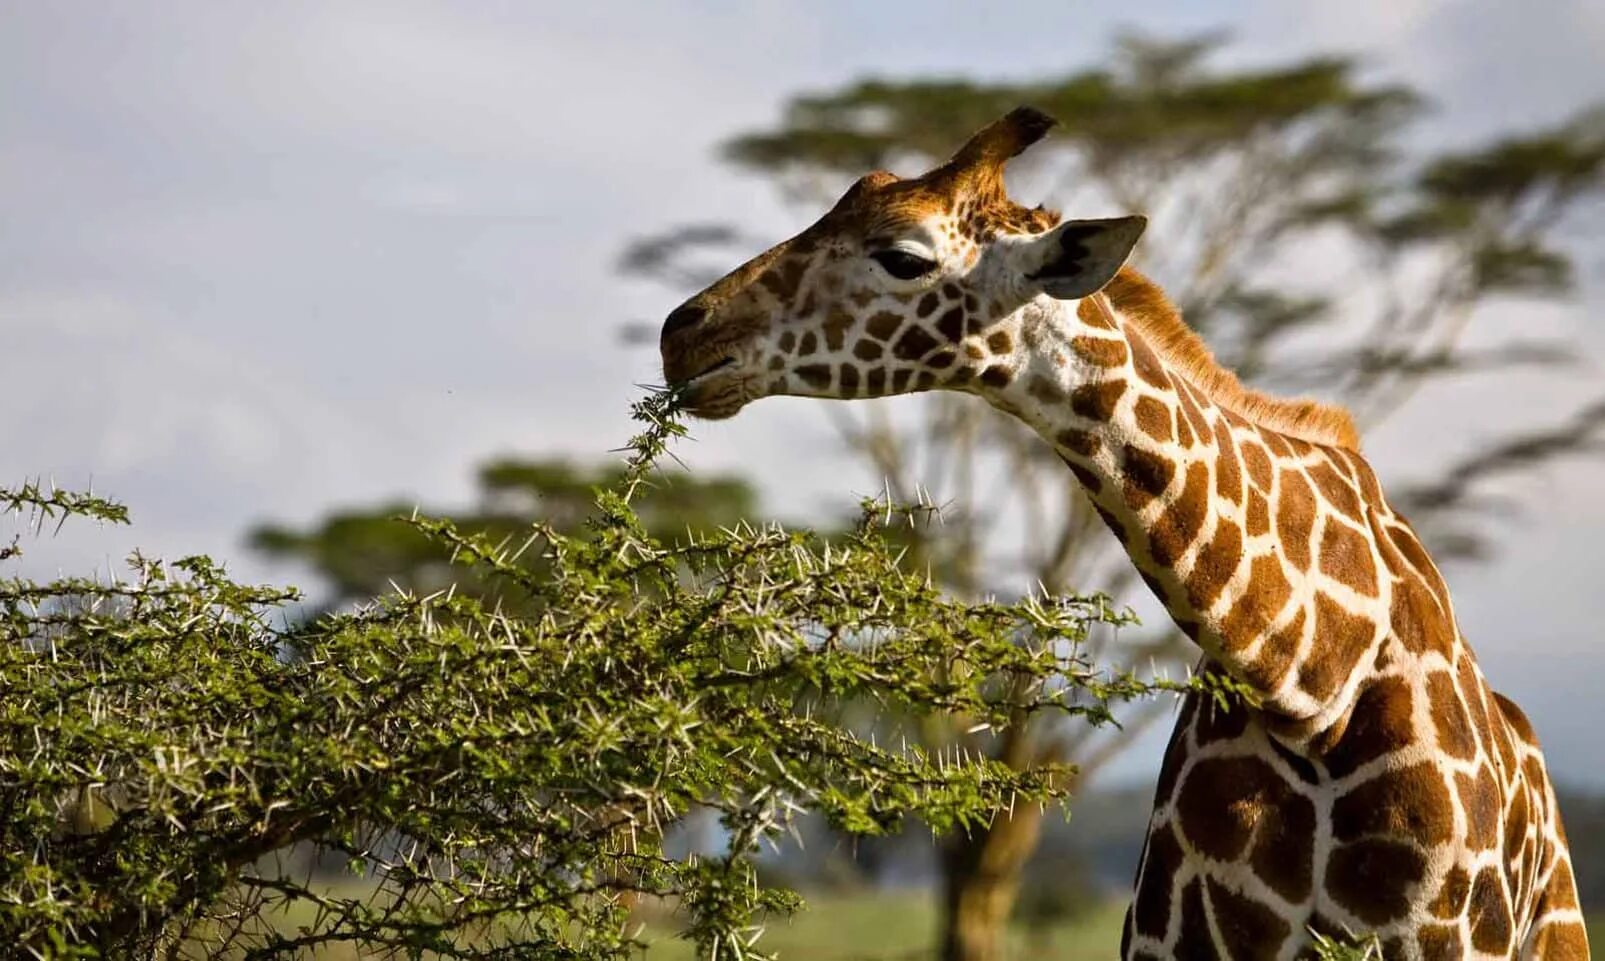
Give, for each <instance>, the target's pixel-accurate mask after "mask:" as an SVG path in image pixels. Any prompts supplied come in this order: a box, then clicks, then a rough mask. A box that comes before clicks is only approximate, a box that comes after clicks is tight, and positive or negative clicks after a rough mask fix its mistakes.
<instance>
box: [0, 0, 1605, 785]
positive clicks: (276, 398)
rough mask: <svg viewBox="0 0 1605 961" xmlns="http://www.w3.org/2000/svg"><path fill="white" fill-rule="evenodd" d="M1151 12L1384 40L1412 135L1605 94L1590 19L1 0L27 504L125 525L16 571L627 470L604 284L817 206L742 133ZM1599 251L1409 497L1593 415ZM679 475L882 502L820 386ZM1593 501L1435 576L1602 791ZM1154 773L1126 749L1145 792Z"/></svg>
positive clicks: (1429, 439) (1366, 50) (1546, 517)
mask: <svg viewBox="0 0 1605 961" xmlns="http://www.w3.org/2000/svg"><path fill="white" fill-rule="evenodd" d="M1124 26H1134V27H1138V28H1141V29H1144V30H1148V31H1151V32H1156V33H1161V34H1173V33H1181V32H1189V31H1196V30H1202V29H1209V28H1216V27H1223V26H1224V27H1227V28H1229V29H1231V30H1232V31H1233V33H1234V35H1235V37H1236V38H1237V40H1236V42H1235V43H1234V44H1233V46H1231V47H1230V48H1229V49H1228V50H1227V51H1226V53H1225V54H1224V59H1226V60H1229V61H1239V62H1263V61H1267V60H1271V59H1276V58H1284V57H1290V56H1296V55H1299V54H1305V53H1311V52H1315V51H1329V50H1336V51H1341V52H1352V53H1356V54H1358V55H1360V56H1361V58H1362V62H1363V63H1364V64H1365V65H1366V69H1367V71H1368V72H1369V73H1370V74H1371V75H1373V76H1375V77H1378V78H1393V79H1398V80H1403V81H1407V82H1410V83H1412V84H1414V85H1416V86H1418V87H1420V88H1421V89H1423V90H1424V91H1426V92H1427V93H1428V95H1429V96H1430V97H1431V98H1432V100H1433V102H1434V105H1435V112H1434V113H1433V115H1432V116H1431V117H1430V118H1429V119H1428V120H1427V121H1426V122H1425V123H1423V124H1422V125H1421V127H1420V129H1419V131H1418V132H1417V134H1416V136H1417V137H1418V139H1419V142H1420V143H1422V144H1426V145H1442V144H1448V143H1465V142H1470V141H1471V140H1474V139H1475V138H1478V137H1482V136H1486V135H1488V134H1489V133H1491V132H1494V131H1501V130H1520V129H1522V128H1526V127H1532V126H1537V125H1541V124H1544V123H1549V122H1553V121H1555V120H1558V119H1560V118H1562V117H1565V116H1566V115H1568V114H1570V113H1571V112H1572V111H1574V110H1576V109H1577V108H1578V107H1580V106H1581V105H1583V104H1585V103H1587V102H1590V101H1592V100H1597V99H1600V98H1602V97H1605V60H1602V59H1601V58H1600V56H1599V54H1598V51H1599V50H1601V49H1605V6H1601V5H1600V4H1598V3H1596V2H1591V0H1542V2H1534V3H1527V4H1519V5H1518V4H1511V3H1508V2H1499V0H1355V2H1349V3H1344V4H1332V3H1282V2H1273V0H1262V2H1251V0H1238V2H1222V3H1202V2H1158V3H1149V4H1144V5H1142V6H1141V7H1140V8H1136V7H1130V6H1125V5H1112V4H1093V3H1065V2H1062V0H1060V2H1053V3H1048V2H1040V3H1020V4H1012V5H1003V4H991V5H981V4H970V3H958V2H951V3H929V2H927V3H884V4H873V5H870V4H859V3H848V2H825V3H821V2H817V0H799V2H785V3H782V2H770V3H765V2H748V3H707V4H701V5H697V6H694V7H693V6H690V5H668V4H645V3H640V4H621V3H609V2H592V3H586V4H543V3H533V4H532V3H517V4H515V3H476V4H447V3H438V4H418V3H389V2H386V3H378V2H372V3H359V2H346V3H327V4H325V3H284V4H275V5H271V6H267V5H256V4H244V3H231V2H224V3H217V2H201V0H193V2H176V0H174V2H166V3H162V4H151V5H144V6H141V7H138V8H136V7H134V6H132V5H123V6H110V5H107V6H103V7H97V8H94V9H93V10H92V11H91V8H88V7H84V6H77V5H68V4H25V5H24V4H18V5H10V6H8V7H7V9H6V10H5V12H3V13H0V89H4V90H5V91H7V93H6V96H5V97H3V98H0V224H4V229H3V230H0V332H3V334H4V341H3V342H0V343H3V345H4V346H3V347H0V379H3V381H4V382H5V383H6V384H7V397H8V399H9V400H10V401H11V402H12V403H13V404H16V403H19V402H20V405H21V406H20V408H19V409H16V410H14V411H13V412H11V413H10V414H9V416H8V418H7V423H8V424H9V425H11V436H8V437H7V438H6V439H5V444H4V447H3V450H4V453H3V454H0V482H5V483H13V482H15V481H17V480H20V479H21V478H23V477H31V476H36V475H43V476H45V477H46V478H51V477H53V478H55V479H56V480H57V481H59V482H61V483H62V484H64V485H71V486H81V485H83V484H85V483H88V482H90V481H92V482H93V483H94V485H95V487H96V488H97V489H101V490H105V491H108V492H112V493H114V494H115V495H116V496H117V497H119V498H120V499H122V500H125V501H126V502H128V503H129V504H130V505H131V506H132V508H133V510H134V514H135V518H136V527H135V528H134V529H133V531H132V532H128V531H95V530H89V531H80V532H77V533H73V532H72V531H71V530H70V529H69V532H68V533H67V534H65V535H64V536H63V537H62V538H61V539H59V540H56V541H37V542H30V543H28V544H27V545H25V546H27V547H29V548H30V556H29V558H28V560H27V561H26V564H27V565H28V567H27V569H28V570H29V571H30V572H33V573H50V572H53V571H55V570H58V569H60V570H71V571H75V572H76V571H83V570H86V569H88V568H92V567H99V568H105V567H106V566H108V564H111V563H113V562H114V561H115V559H116V558H118V557H120V556H122V554H123V553H125V552H126V550H127V549H128V548H129V547H131V546H133V545H134V544H136V543H137V544H139V545H141V546H144V547H146V548H147V549H149V550H152V551H154V552H158V553H165V554H169V555H174V554H179V553H188V552H196V551H204V552H209V553H212V554H213V555H214V556H217V557H221V558H224V559H227V560H228V561H229V563H230V566H231V569H232V570H234V571H235V573H236V574H238V575H240V576H243V577H246V578H257V579H277V580H284V579H294V578H299V577H301V576H302V573H303V572H299V571H294V570H287V569H284V568H277V567H269V566H266V565H264V564H263V563H261V561H260V560H259V559H257V558H255V557H253V556H251V555H250V554H249V553H247V552H246V551H245V550H244V549H243V547H242V545H241V535H242V533H243V532H244V531H245V529H246V528H247V527H249V526H250V525H251V524H252V523H253V522H256V521H259V520H263V519H267V518H274V519H280V520H286V521H291V522H297V521H303V522H304V521H310V520H312V519H314V518H316V517H318V516H319V515H320V514H321V513H322V512H323V511H325V510H326V509H327V508H329V507H332V506H335V505H342V504H358V503H369V502H373V501H375V500H379V499H381V498H391V497H401V498H415V499H418V500H422V501H424V502H426V503H431V504H451V503H454V502H461V501H463V500H465V499H466V498H467V497H468V496H469V495H470V492H471V488H470V480H471V468H472V466H473V464H475V463H476V462H478V461H480V460H482V459H484V458H485V457H487V456H489V455H492V454H496V453H508V452H512V453H523V454H546V453H562V454H568V455H573V456H577V457H601V456H606V452H607V451H608V450H609V449H611V448H614V447H617V446H618V444H619V442H620V441H621V440H622V439H623V438H624V437H625V436H626V435H627V434H628V433H629V423H628V419H627V404H628V402H629V400H630V399H631V398H632V397H633V396H635V387H634V385H635V384H637V383H641V382H647V381H652V380H655V379H657V377H658V370H657V366H656V357H655V356H654V354H653V352H652V351H650V350H639V349H635V350H632V349H627V348H624V347H621V346H620V344H619V342H618V337H617V328H618V325H619V324H620V323H622V322H625V321H629V320H641V319H649V318H656V317H661V316H662V315H663V314H664V313H666V312H667V310H668V309H669V308H670V307H672V306H673V301H674V300H675V297H674V296H673V295H672V294H671V293H668V292H666V291H664V290H663V289H661V288H656V287H653V286H651V285H648V284H642V283H636V282H630V281H627V280H622V279H620V278H619V277H618V276H617V274H616V273H615V269H614V268H615V264H616V262H617V258H618V254H619V251H620V248H621V247H622V246H623V244H624V243H625V242H627V241H628V240H629V239H630V238H631V237H633V236H636V235H639V234H642V233H646V232H650V231H653V230H657V229H661V228H664V227H666V226H669V225H673V224H676V223H681V222H685V221H689V220H697V221H720V220H735V221H738V222H741V223H743V224H745V225H747V227H748V229H749V231H750V232H752V233H754V234H756V235H758V236H764V237H770V238H775V239H778V238H779V237H782V236H785V235H786V234H788V233H790V232H791V231H793V230H795V229H796V228H797V227H798V226H799V225H800V223H801V222H802V221H803V220H805V219H809V212H807V211H800V210H796V209H793V208H790V207H787V206H786V205H784V204H783V203H782V202H781V200H780V198H778V197H777V196H776V195H775V193H774V191H773V190H772V189H771V188H770V187H769V186H768V185H767V184H765V183H763V182H762V181H760V180H758V179H755V178H752V177H747V176H743V175H739V174H737V173H735V172H733V171H732V170H730V169H729V168H727V167H725V166H724V165H722V164H721V163H720V162H719V160H718V158H717V156H716V152H715V148H716V146H717V144H718V143H719V141H720V140H722V139H723V138H725V137H727V136H729V135H731V134H732V133H735V132H737V131H741V130H745V129H749V128H752V127H754V126H762V125H765V124H769V123H773V122H774V121H775V119H776V118H777V117H778V114H779V109H780V106H781V104H782V102H783V100H784V98H785V97H786V96H787V95H789V94H791V93H794V92H796V91H799V90H803V89H820V88H828V87H830V86H833V85H837V84H840V83H843V82H846V81H848V80H851V79H854V78H856V77H859V76H862V75H865V74H869V73H880V74H892V75H897V74H909V73H922V74H948V75H952V74H972V75H981V76H1032V75H1040V74H1044V73H1053V72H1060V71H1065V70H1069V69H1073V68H1075V67H1078V66H1081V65H1084V64H1086V63H1088V62H1090V61H1092V60H1094V59H1096V58H1097V57H1098V56H1100V55H1101V53H1102V52H1103V51H1104V50H1105V49H1106V48H1107V44H1108V41H1109V39H1110V37H1111V36H1112V34H1113V33H1114V32H1115V30H1116V29H1118V28H1120V27H1124ZM1586 241H1587V238H1586V237H1584V238H1582V240H1581V241H1580V245H1579V246H1578V248H1577V249H1578V250H1579V252H1580V256H1581V259H1580V262H1579V268H1580V273H1581V275H1582V277H1581V279H1582V282H1583V290H1582V296H1581V298H1580V299H1579V300H1578V301H1577V302H1575V303H1572V304H1568V305H1563V306H1559V307H1546V308H1543V309H1541V310H1528V311H1521V312H1515V311H1509V310H1504V311H1501V310H1500V309H1498V308H1495V309H1494V310H1492V311H1490V313H1489V314H1488V316H1486V317H1482V318H1479V320H1478V323H1479V329H1485V330H1488V331H1490V333H1489V334H1488V336H1489V337H1490V339H1492V340H1497V339H1498V336H1497V335H1498V334H1499V333H1502V332H1508V328H1509V327H1510V326H1511V325H1513V324H1521V325H1523V326H1524V329H1525V328H1526V327H1529V326H1530V327H1533V328H1539V329H1542V330H1544V331H1549V332H1554V333H1559V334H1563V335H1567V336H1575V337H1577V338H1579V340H1580V341H1581V342H1582V343H1583V344H1584V345H1585V350H1586V351H1587V355H1588V363H1587V364H1586V366H1585V368H1584V369H1583V370H1582V371H1581V372H1578V373H1573V374H1570V375H1567V376H1566V377H1562V378H1545V379H1541V380H1540V379H1533V378H1529V379H1527V380H1524V381H1500V382H1499V383H1498V384H1497V385H1495V386H1490V385H1489V384H1452V385H1447V386H1445V387H1442V388H1435V389H1433V390H1431V391H1428V392H1426V393H1425V394H1424V395H1423V396H1421V397H1419V398H1417V400H1416V401H1415V402H1414V403H1413V404H1412V406H1411V408H1410V409H1409V410H1407V411H1406V412H1405V413H1404V414H1402V415H1401V416H1399V417H1397V418H1395V419H1393V420H1391V421H1389V422H1388V423H1387V424H1386V425H1385V427H1383V428H1382V429H1381V430H1380V431H1378V432H1377V433H1376V434H1375V435H1374V436H1372V437H1370V438H1368V440H1367V449H1368V451H1369V452H1370V455H1371V456H1372V458H1373V460H1374V462H1375V463H1376V465H1377V467H1378V469H1379V471H1380V472H1381V474H1382V476H1383V477H1384V479H1385V480H1386V479H1388V478H1400V479H1403V478H1408V477H1414V476H1420V475H1421V474H1423V473H1427V472H1430V469H1431V466H1432V465H1433V464H1434V463H1438V462H1441V460H1442V459H1443V458H1446V457H1449V456H1452V455H1453V453H1454V452H1455V451H1457V450H1463V449H1465V448H1466V447H1468V446H1471V445H1472V444H1474V443H1475V441H1476V440H1477V438H1479V437H1484V436H1489V435H1491V434H1492V433H1494V432H1496V431H1497V430H1498V428H1499V427H1500V426H1501V425H1508V424H1512V423H1518V422H1520V421H1521V420H1523V419H1524V418H1525V417H1528V416H1530V415H1531V414H1532V413H1533V412H1534V411H1535V410H1537V411H1539V412H1541V413H1543V414H1546V415H1558V414H1560V413H1561V412H1563V411H1565V410H1566V409H1567V408H1568V406H1570V405H1571V404H1573V403H1575V402H1577V401H1579V400H1581V399H1582V398H1584V397H1587V396H1590V395H1591V391H1592V390H1593V389H1594V388H1595V387H1596V386H1597V385H1598V384H1599V383H1600V382H1601V378H1600V376H1599V373H1600V361H1601V360H1602V359H1605V333H1602V330H1601V326H1600V325H1599V323H1598V321H1597V316H1598V313H1599V308H1601V307H1602V306H1605V253H1602V251H1601V248H1600V245H1598V244H1597V243H1594V244H1592V245H1590V244H1589V243H1587V242H1586ZM680 454H681V456H682V458H683V459H684V460H685V461H686V462H687V463H688V464H689V465H690V466H691V467H692V468H693V469H696V470H715V469H723V468H736V469H740V470H742V471H744V472H746V473H748V474H750V475H752V476H753V477H755V478H756V479H757V480H758V481H759V483H760V484H761V485H762V487H763V489H764V492H765V494H766V497H767V500H768V503H769V504H770V505H772V506H773V507H774V508H775V509H776V510H777V511H778V512H780V513H783V514H785V515H787V516H803V517H806V516H808V515H810V514H812V513H815V512H817V511H819V510H822V509H826V508H829V507H832V506H836V505H840V504H843V503H846V502H848V501H849V500H850V499H851V498H852V497H853V496H855V495H856V494H857V493H859V492H863V491H871V490H875V489H877V488H878V487H879V483H878V480H877V479H876V478H874V477H871V476H868V475H867V474H866V472H864V471H863V470H862V469H861V468H859V467H857V466H856V465H854V464H852V463H851V462H848V461H845V460H844V459H843V458H842V457H841V455H840V454H839V453H837V450H836V445H835V441H834V435H833V433H832V431H831V429H830V427H829V425H828V423H827V421H826V419H825V418H824V416H823V414H822V411H821V410H820V409H819V406H818V405H817V404H810V403H807V402H801V401H788V400H775V401H766V402H765V403H764V404H761V405H758V406H757V407H755V408H753V409H752V410H751V411H749V412H748V413H747V414H745V415H744V416H743V417H741V418H738V419H737V420H735V421H732V422H729V423H725V424H717V425H708V426H704V427H701V428H699V429H698V430H697V437H696V440H695V441H694V442H693V443H691V444H688V445H686V446H685V447H684V448H683V449H682V450H681V451H680ZM1602 482H1605V472H1602V471H1601V470H1600V469H1599V468H1597V467H1586V468H1578V469H1575V470H1567V471H1564V472H1562V471H1556V472H1552V473H1549V474H1546V475H1545V476H1543V477H1542V478H1538V479H1535V480H1532V481H1529V482H1525V483H1523V484H1521V485H1518V486H1516V487H1513V488H1511V489H1510V490H1509V491H1508V493H1510V494H1511V495H1513V496H1515V497H1517V498H1518V499H1519V500H1520V502H1521V503H1522V504H1523V505H1525V508H1526V509H1525V511H1524V512H1523V513H1521V514H1519V515H1515V516H1512V517H1508V518H1503V519H1499V520H1497V521H1496V522H1495V524H1494V528H1493V529H1494V530H1495V531H1496V532H1497V534H1498V535H1499V537H1500V538H1501V542H1502V544H1503V545H1504V549H1503V550H1502V552H1501V554H1500V555H1499V557H1498V558H1497V560H1496V562H1495V563H1492V564H1489V565H1485V566H1482V567H1476V568H1471V567H1462V568H1455V569H1453V570H1451V571H1450V575H1449V576H1450V581H1451V584H1452V586H1453V588H1454V589H1455V592H1456V596H1457V600H1458V604H1459V607H1460V611H1461V618H1462V622H1463V626H1464V628H1465V630H1466V632H1467V634H1468V635H1469V636H1470V638H1471V640H1472V643H1473V645H1474V646H1475V647H1476V648H1477V649H1478V651H1479V653H1480V655H1481V657H1482V659H1483V662H1484V665H1485V667H1486V669H1487V670H1488V672H1489V673H1490V674H1491V675H1492V676H1493V678H1494V681H1495V684H1496V686H1498V687H1499V688H1501V689H1503V690H1505V691H1507V692H1509V693H1511V694H1512V695H1513V696H1515V697H1516V698H1517V699H1518V700H1519V701H1521V702H1522V703H1523V704H1525V705H1526V706H1527V707H1528V709H1529V712H1530V713H1531V714H1532V715H1533V716H1534V718H1535V720H1536V722H1537V724H1538V727H1539V731H1540V734H1541V735H1542V736H1543V737H1544V738H1545V740H1546V742H1547V743H1548V744H1549V746H1550V753H1551V755H1552V757H1553V762H1554V764H1555V766H1556V767H1557V768H1559V772H1560V774H1559V776H1560V777H1561V779H1562V780H1573V781H1589V782H1591V783H1594V784H1598V785H1605V771H1601V770H1600V769H1599V768H1598V766H1597V765H1595V764H1593V763H1591V762H1592V761H1593V760H1594V759H1596V758H1598V757H1599V751H1598V749H1597V746H1596V742H1595V738H1596V733H1595V732H1596V730H1597V729H1598V728H1599V727H1600V726H1601V725H1602V724H1605V705H1602V704H1601V702H1600V700H1599V699H1598V698H1597V697H1596V696H1595V695H1594V693H1593V692H1594V691H1595V690H1596V689H1597V684H1598V681H1597V678H1599V677H1600V676H1601V675H1602V674H1605V644H1602V643H1601V640H1600V638H1599V636H1598V631H1597V628H1596V627H1595V625H1596V623H1597V620H1598V618H1597V615H1596V614H1595V612H1594V609H1593V601H1594V598H1595V595H1596V593H1597V592H1598V585H1599V574H1598V571H1599V569H1600V551H1599V548H1598V544H1599V543H1600V542H1601V540H1602V539H1605V507H1602V506H1601V504H1600V503H1599V502H1598V500H1597V498H1596V497H1595V494H1596V493H1597V491H1598V490H1599V489H1600V486H1601V484H1602ZM1150 755H1151V756H1150ZM1157 756H1158V752H1157V750H1152V751H1148V750H1147V749H1142V750H1139V751H1136V752H1133V756H1132V758H1131V759H1129V761H1128V762H1127V763H1126V764H1125V765H1123V767H1122V770H1123V771H1124V773H1125V776H1129V777H1141V776H1143V772H1144V771H1146V770H1147V768H1148V767H1151V766H1152V764H1153V763H1155V762H1156V759H1157Z"/></svg>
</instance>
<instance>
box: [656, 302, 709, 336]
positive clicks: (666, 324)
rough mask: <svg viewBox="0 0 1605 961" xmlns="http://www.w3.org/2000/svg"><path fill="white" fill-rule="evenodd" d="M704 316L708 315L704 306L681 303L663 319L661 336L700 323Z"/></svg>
mask: <svg viewBox="0 0 1605 961" xmlns="http://www.w3.org/2000/svg"><path fill="white" fill-rule="evenodd" d="M706 316H708V311H707V309H706V308H703V307H696V306H693V305H691V304H682V305H680V306H679V307H676V308H675V309H674V310H673V311H671V312H670V313H669V316H668V317H667V318H665V319H664V321H663V336H665V337H667V336H669V335H670V334H672V333H674V332H675V331H677V330H684V329H685V328H687V327H694V326H696V325H697V324H698V323H701V322H702V318H704V317H706Z"/></svg>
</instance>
